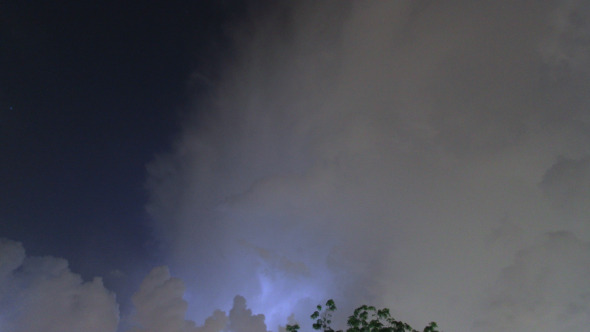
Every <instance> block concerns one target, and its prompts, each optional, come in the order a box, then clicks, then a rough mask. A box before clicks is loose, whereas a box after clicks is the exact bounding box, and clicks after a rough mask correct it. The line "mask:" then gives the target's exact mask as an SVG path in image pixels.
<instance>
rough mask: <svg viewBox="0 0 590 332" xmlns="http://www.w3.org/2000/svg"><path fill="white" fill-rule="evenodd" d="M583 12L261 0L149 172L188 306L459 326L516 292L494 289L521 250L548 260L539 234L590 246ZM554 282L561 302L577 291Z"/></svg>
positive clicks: (202, 310) (199, 313) (280, 320)
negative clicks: (359, 312) (331, 304)
mask: <svg viewBox="0 0 590 332" xmlns="http://www.w3.org/2000/svg"><path fill="white" fill-rule="evenodd" d="M584 6H585V5H584V2H583V1H577V2H576V1H570V2H562V3H556V2H550V1H546V2H539V3H537V2H536V3H535V4H534V5H531V4H530V3H526V2H519V3H516V2H503V1H484V2H481V3H478V4H477V6H476V5H473V3H472V2H469V1H455V2H445V3H442V2H429V1H391V2H385V1H380V2H371V3H356V2H312V1H310V2H298V3H296V4H295V3H289V4H280V5H277V6H272V5H270V6H268V7H265V8H262V9H260V8H255V9H252V10H251V12H250V15H251V16H250V17H249V18H248V19H245V20H244V22H243V23H242V24H241V25H240V24H238V25H237V28H236V32H235V43H234V48H233V49H232V52H233V53H232V54H231V55H232V56H231V57H227V58H230V59H232V60H231V61H228V62H227V63H225V64H224V66H223V68H224V70H223V71H222V73H221V74H220V75H219V79H218V80H217V81H216V82H214V84H213V86H214V87H215V90H214V91H212V96H213V97H212V100H211V101H210V102H209V103H207V105H208V107H209V108H207V109H196V110H195V113H194V115H193V117H192V118H191V120H190V121H189V120H187V122H186V123H185V124H184V130H183V132H182V134H181V137H180V139H179V141H178V142H177V143H176V145H175V147H174V149H173V150H172V151H171V152H170V153H169V154H167V155H161V156H158V157H157V158H156V159H155V160H154V162H152V163H151V164H150V165H149V166H148V170H149V173H150V179H149V181H148V186H149V188H150V193H151V201H150V204H149V206H148V210H149V211H150V213H151V214H152V216H153V217H154V220H155V221H154V225H155V227H156V229H157V230H158V234H159V235H160V238H161V239H162V241H163V243H164V244H165V248H166V250H167V255H168V257H169V258H170V264H171V267H172V268H173V269H174V271H178V274H179V276H180V277H182V278H183V280H185V282H186V284H187V294H188V295H187V299H188V302H189V308H188V310H187V313H188V316H189V317H191V318H192V319H195V320H196V321H202V320H203V319H205V315H206V313H208V312H211V311H212V310H214V309H216V308H227V307H229V306H230V305H231V303H230V299H231V298H233V297H234V295H235V294H242V295H243V296H244V297H245V298H247V299H248V301H249V303H250V305H251V307H252V310H253V311H255V312H262V313H264V314H265V317H266V320H267V321H266V322H267V326H268V327H269V328H270V329H274V328H275V327H276V326H278V325H279V324H284V323H285V321H286V318H287V316H289V315H290V314H291V313H294V314H295V315H294V316H293V317H294V318H295V319H296V320H298V321H300V322H302V325H303V323H304V322H305V321H307V316H308V315H309V310H310V308H313V306H314V305H315V304H316V303H319V302H322V301H324V300H325V299H326V298H334V299H336V302H337V303H339V304H340V305H339V307H340V308H341V309H342V311H343V312H347V310H348V311H349V310H350V309H352V308H353V307H354V306H357V305H360V304H362V303H366V302H370V303H372V304H375V305H379V306H388V307H391V308H392V313H394V316H395V317H399V318H402V319H406V317H407V320H409V321H410V322H411V323H412V325H416V326H420V325H422V326H423V325H425V324H426V323H427V322H428V321H430V320H436V321H439V323H440V325H441V326H442V327H444V328H445V330H457V331H468V330H470V329H475V326H476V324H475V323H476V322H475V318H474V317H478V318H477V319H480V318H481V317H484V318H481V320H482V321H485V320H486V319H487V318H485V315H484V314H483V312H482V311H485V310H488V309H489V307H486V305H489V303H490V301H495V302H497V303H503V302H502V300H501V299H499V298H506V297H507V296H508V292H502V291H497V293H496V291H491V290H490V289H492V288H493V285H494V284H495V283H497V282H500V283H507V284H509V283H516V281H506V278H507V277H505V276H504V272H503V271H506V269H507V268H509V267H510V266H512V265H514V264H516V265H523V264H525V265H526V263H524V262H520V261H518V260H517V261H516V262H515V259H514V257H517V256H519V255H522V254H520V253H523V252H526V251H527V250H528V251H531V254H530V255H528V256H527V255H525V256H524V257H531V259H533V257H534V259H541V257H543V256H545V255H549V254H550V250H546V249H544V248H545V247H546V246H547V245H546V244H541V245H540V244H539V242H538V241H539V240H538V239H539V237H540V236H541V237H542V236H544V234H562V233H560V232H566V233H571V234H575V235H576V240H574V239H570V240H571V241H573V242H576V241H581V242H584V243H585V242H587V241H589V240H590V224H588V222H587V220H588V217H589V211H588V210H587V208H585V207H584V206H586V205H585V202H587V200H588V195H589V194H590V193H588V191H587V190H585V189H584V185H583V184H584V183H586V180H587V179H586V177H587V170H586V168H587V165H586V164H587V162H586V161H587V160H588V158H589V156H590V151H589V149H588V147H589V146H590V137H589V135H588V132H590V131H589V130H588V129H589V125H590V117H588V111H587V110H588V106H589V105H590V99H589V97H588V94H587V93H586V91H588V88H590V77H589V75H590V71H588V69H589V67H588V64H589V63H588V61H587V59H585V58H584V54H586V53H587V52H584V50H585V49H586V48H587V46H588V45H587V38H586V36H587V31H586V30H587V22H588V18H587V14H586V11H585V10H584ZM556 22H557V23H556ZM556 59H557V60H556ZM559 59H565V61H567V62H568V64H567V65H566V66H564V65H563V60H559ZM566 206H570V207H572V206H575V207H576V208H575V211H571V210H570V209H567V208H564V207H566ZM551 232H557V233H551ZM549 246H551V245H549ZM582 248H583V246H576V245H574V246H573V247H571V248H570V249H567V250H566V251H568V250H569V251H577V250H582ZM534 251H539V253H538V254H537V253H532V252H534ZM569 251H568V252H569ZM563 255H567V253H563ZM580 255H582V257H586V255H587V252H586V251H583V250H582V251H581V253H580ZM527 259H528V258H527ZM580 259H581V260H582V261H583V260H584V259H583V258H580ZM535 268H537V267H535ZM546 268H547V269H549V270H550V271H553V269H557V268H558V265H552V264H549V265H547V267H546ZM568 271H572V272H571V273H576V272H575V271H576V270H575V269H573V270H572V269H569V270H568ZM498 276H500V281H498ZM513 278H515V279H517V280H521V281H523V280H527V278H531V276H530V275H528V274H526V273H517V274H516V275H515V276H514V277H513ZM572 282H573V283H574V285H576V286H579V287H586V284H585V282H584V281H583V280H581V279H580V278H573V279H572ZM557 291H558V292H563V293H560V294H562V297H557V298H556V299H555V301H554V302H551V297H548V298H547V300H546V301H548V302H551V303H550V304H549V306H550V307H554V306H557V305H559V303H565V302H560V301H562V300H563V301H565V300H564V299H565V298H569V297H570V296H577V295H575V294H573V293H571V292H569V290H567V289H560V290H557ZM490 292H492V294H490ZM490 298H493V300H490ZM497 298H498V299H497ZM506 301H511V300H510V299H508V298H506ZM522 312H523V315H524V314H525V313H524V312H525V311H522ZM543 312H544V311H538V312H537V311H532V315H533V317H537V316H534V315H539V317H541V315H543ZM526 314H531V313H528V312H527V313H526ZM515 324H516V325H518V326H520V325H519V324H520V323H515ZM575 324H576V323H573V326H576V325H575ZM523 326H525V325H523ZM581 326H582V325H580V328H582V327H581ZM584 326H585V325H584Z"/></svg>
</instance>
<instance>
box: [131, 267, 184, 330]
mask: <svg viewBox="0 0 590 332" xmlns="http://www.w3.org/2000/svg"><path fill="white" fill-rule="evenodd" d="M183 295H184V283H183V282H182V280H180V279H177V278H172V277H171V276H170V272H169V270H168V268H167V267H165V266H161V267H157V268H154V269H153V270H152V271H151V272H150V274H149V275H148V276H147V277H146V278H145V279H144V280H143V282H142V283H141V285H140V287H139V290H138V291H137V293H135V294H134V295H133V297H132V301H133V305H134V306H135V310H136V312H135V321H136V322H137V323H138V324H139V325H140V327H138V328H136V329H132V331H137V332H152V331H153V332H155V331H158V332H189V331H194V325H195V324H194V323H193V322H191V321H187V320H185V319H184V316H185V313H186V308H187V303H186V301H185V300H184V299H183V298H182V297H183Z"/></svg>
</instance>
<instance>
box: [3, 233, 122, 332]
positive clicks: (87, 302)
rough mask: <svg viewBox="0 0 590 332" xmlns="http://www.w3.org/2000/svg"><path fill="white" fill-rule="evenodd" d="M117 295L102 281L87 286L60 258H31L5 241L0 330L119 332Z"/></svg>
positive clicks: (23, 331)
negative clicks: (117, 330)
mask: <svg viewBox="0 0 590 332" xmlns="http://www.w3.org/2000/svg"><path fill="white" fill-rule="evenodd" d="M118 320H119V311H118V305H117V303H116V301H115V295H114V294H113V293H111V292H109V291H108V290H107V289H105V287H104V286H103V284H102V280H101V279H100V278H95V279H93V280H92V281H88V282H84V281H83V280H82V278H81V277H80V276H79V275H77V274H74V273H72V272H71V271H70V269H69V268H68V264H67V262H66V261H65V260H63V259H60V258H54V257H49V256H47V257H27V256H26V255H25V251H24V249H23V247H22V245H21V244H20V243H18V242H15V241H11V240H6V239H0V330H2V331H10V332H21V331H22V332H25V331H26V332H41V331H43V332H69V331H71V332H74V331H78V332H79V331H96V332H99V331H101V332H106V331H115V330H116V329H117V324H118Z"/></svg>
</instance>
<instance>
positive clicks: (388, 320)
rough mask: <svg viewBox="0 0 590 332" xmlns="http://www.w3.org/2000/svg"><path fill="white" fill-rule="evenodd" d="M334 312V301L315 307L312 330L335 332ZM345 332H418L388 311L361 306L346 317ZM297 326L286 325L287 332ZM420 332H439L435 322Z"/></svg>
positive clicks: (312, 316)
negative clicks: (346, 326)
mask: <svg viewBox="0 0 590 332" xmlns="http://www.w3.org/2000/svg"><path fill="white" fill-rule="evenodd" d="M335 310H336V304H335V303H334V300H328V301H327V302H326V305H325V307H322V306H321V305H318V306H317V310H316V311H315V312H314V313H313V314H311V319H313V320H314V321H315V323H314V324H313V328H314V329H315V330H318V331H324V332H335V331H334V330H333V329H332V327H331V324H332V313H333V312H334V311H335ZM347 325H348V328H347V329H346V332H419V331H418V330H414V329H413V328H412V327H411V326H410V325H409V324H408V323H404V322H402V321H399V320H396V319H394V318H393V317H391V314H390V313H389V309H387V308H384V309H376V308H375V307H373V306H367V305H362V306H360V307H358V308H356V309H355V310H354V313H353V314H352V316H349V317H348V321H347ZM298 331H299V325H297V324H295V325H287V332H298ZM337 332H343V331H341V330H340V331H337ZM422 332H439V330H438V325H436V323H435V322H431V323H430V324H428V325H427V326H426V327H424V329H423V330H422Z"/></svg>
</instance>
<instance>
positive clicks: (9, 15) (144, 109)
mask: <svg viewBox="0 0 590 332" xmlns="http://www.w3.org/2000/svg"><path fill="white" fill-rule="evenodd" d="M239 7H240V6H239V4H238V3H233V2H231V1H225V2H219V1H177V0H174V1H166V2H161V1H49V2H46V1H7V2H6V1H5V2H2V3H1V4H0V20H1V21H0V23H1V25H0V44H1V45H2V46H1V48H0V107H1V109H0V156H1V157H0V188H1V190H0V235H1V236H2V237H6V238H10V239H13V240H18V241H21V242H23V244H24V246H25V248H27V252H28V253H29V254H31V255H55V256H59V257H64V258H66V259H68V260H69V262H70V265H71V266H72V269H74V270H77V271H79V273H81V274H82V275H83V276H84V277H85V278H88V277H92V276H94V275H99V274H104V271H112V270H117V269H120V270H124V266H128V265H129V264H130V263H131V262H138V261H141V262H146V261H148V262H149V261H150V260H151V261H152V262H153V261H157V259H158V258H157V255H158V254H157V250H155V249H156V244H155V242H154V241H153V240H152V237H151V235H150V234H151V230H150V228H149V223H148V220H147V216H146V213H145V211H144V210H145V208H144V206H145V204H146V198H147V195H146V192H145V185H144V183H145V177H146V174H145V165H146V164H147V163H148V162H149V161H150V160H151V159H152V158H153V157H154V155H155V153H158V152H162V151H164V150H165V149H166V147H167V146H169V145H170V143H171V142H172V140H173V136H174V134H175V133H176V131H177V130H178V127H179V119H180V116H181V115H182V114H183V109H184V108H186V105H187V101H188V100H189V98H188V92H189V91H191V92H192V93H194V92H195V91H194V90H195V89H196V90H199V89H200V90H202V91H204V90H203V89H204V86H200V85H199V84H198V82H197V83H196V84H189V83H190V81H189V80H190V74H191V73H192V72H193V71H194V70H197V69H199V70H204V71H206V70H208V68H209V69H210V68H212V67H213V66H215V63H213V62H211V61H210V59H211V57H209V56H208V55H209V54H212V53H215V52H220V51H222V49H223V47H224V46H223V33H224V32H223V26H224V24H225V22H226V21H227V20H229V19H231V18H232V15H234V16H235V15H238V13H239ZM200 59H202V60H204V59H207V61H209V62H207V63H205V62H204V61H200ZM191 89H192V90H191ZM193 95H194V94H193ZM142 264H143V263H142ZM146 264H147V265H146V266H148V265H149V266H150V267H151V265H152V263H151V262H150V263H146ZM142 270H143V269H142ZM106 282H107V284H108V283H109V278H108V276H106Z"/></svg>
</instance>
